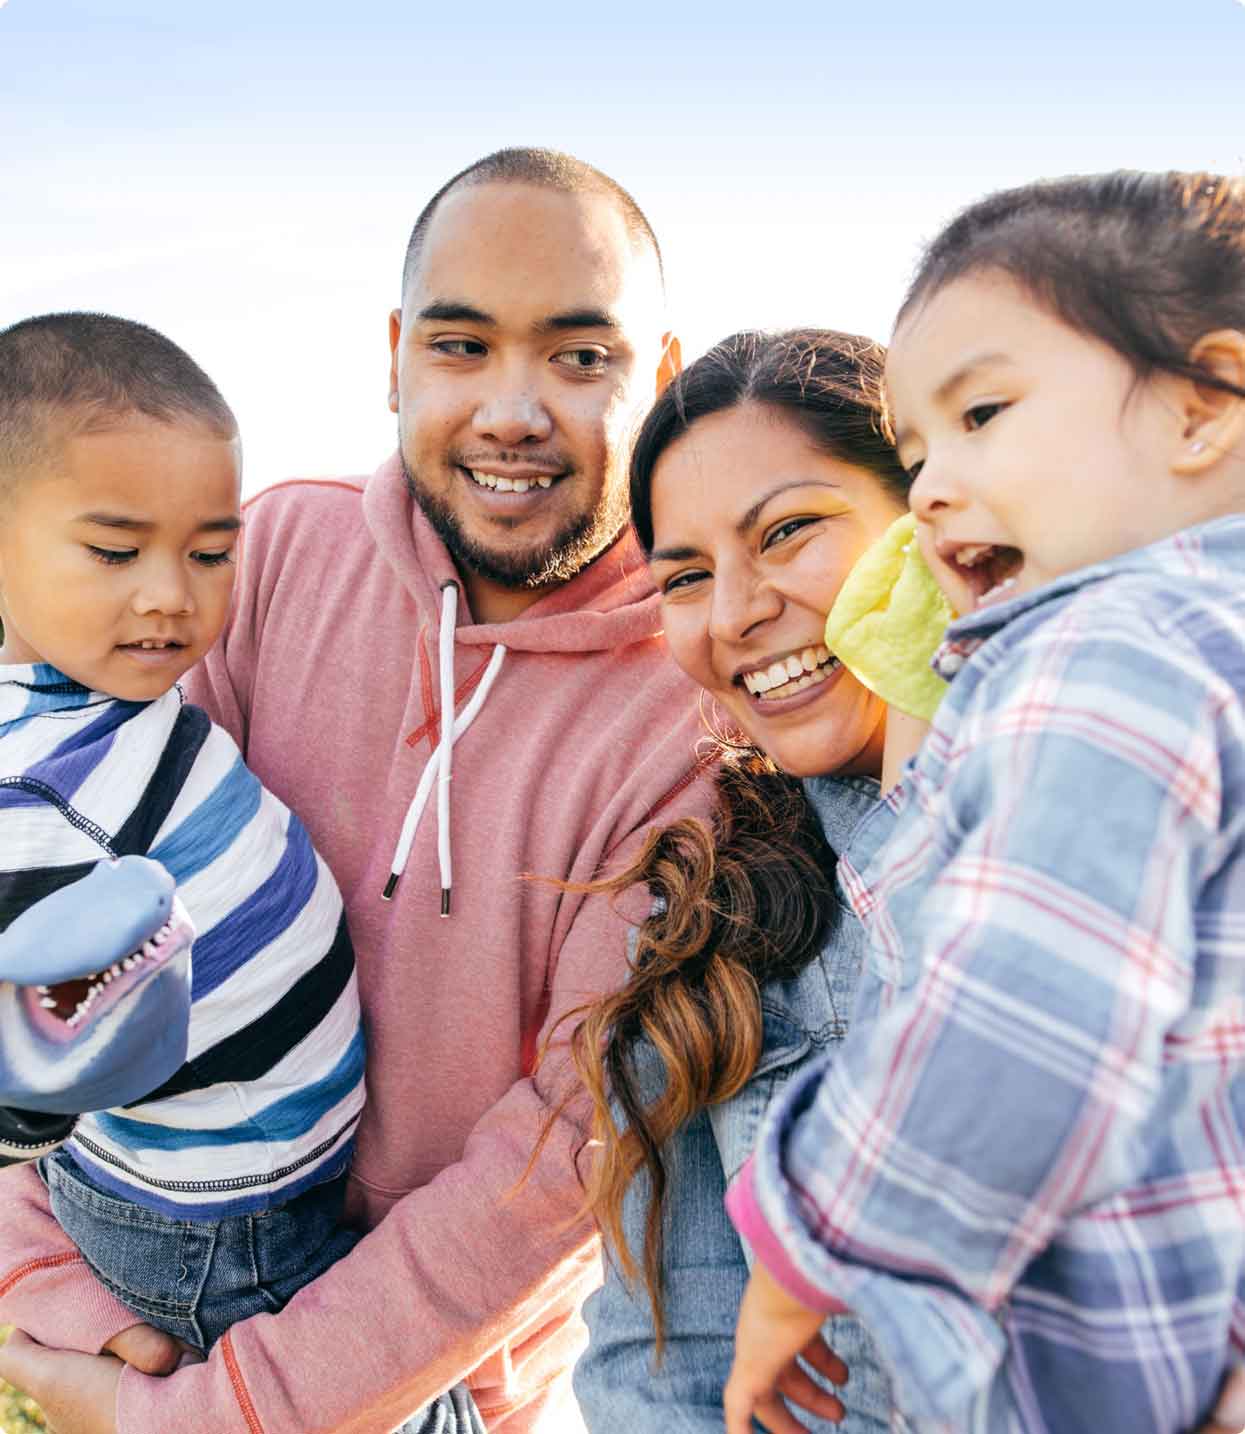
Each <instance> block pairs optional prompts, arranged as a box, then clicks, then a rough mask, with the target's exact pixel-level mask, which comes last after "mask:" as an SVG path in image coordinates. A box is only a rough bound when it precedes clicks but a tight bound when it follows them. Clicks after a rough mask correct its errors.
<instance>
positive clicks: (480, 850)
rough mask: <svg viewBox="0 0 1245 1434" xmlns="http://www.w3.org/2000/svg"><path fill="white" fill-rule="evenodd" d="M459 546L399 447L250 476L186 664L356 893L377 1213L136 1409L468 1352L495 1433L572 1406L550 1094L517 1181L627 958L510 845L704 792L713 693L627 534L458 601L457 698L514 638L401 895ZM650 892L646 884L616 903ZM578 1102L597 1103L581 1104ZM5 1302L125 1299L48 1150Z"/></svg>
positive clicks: (616, 840)
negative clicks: (345, 464)
mask: <svg viewBox="0 0 1245 1434" xmlns="http://www.w3.org/2000/svg"><path fill="white" fill-rule="evenodd" d="M455 576H456V574H455V572H454V569H453V566H452V564H451V561H450V558H449V555H448V554H447V553H446V551H445V549H444V547H443V546H442V544H441V542H440V540H439V539H438V538H437V537H436V535H435V534H434V533H433V531H432V529H431V528H430V526H429V525H428V523H427V522H426V520H425V519H424V517H423V515H422V513H421V512H420V511H419V510H418V509H417V508H416V507H415V506H414V505H413V504H412V502H411V500H410V498H409V496H408V494H407V491H406V486H405V480H404V478H403V474H402V470H401V467H400V465H399V463H398V460H397V458H396V456H395V457H394V458H392V459H391V460H390V461H389V462H388V463H386V464H384V465H383V466H382V467H381V469H380V470H379V471H378V472H377V473H376V474H375V476H374V477H373V478H371V479H370V480H369V481H368V482H367V484H366V486H365V485H364V484H363V483H361V482H359V481H357V480H356V481H349V482H295V483H289V484H285V485H283V486H280V487H278V488H275V489H269V490H268V491H266V492H264V493H262V494H260V495H259V497H258V498H257V499H255V500H254V502H253V503H252V504H251V506H250V508H249V510H248V514H247V520H246V538H245V553H244V559H243V565H242V572H241V574H240V578H239V588H238V595H237V599H236V601H235V607H234V616H233V619H232V622H231V626H230V628H229V629H228V630H227V631H226V634H225V636H224V638H223V639H222V641H221V643H220V644H219V645H218V646H217V648H216V649H215V650H214V652H213V653H212V654H211V656H210V657H209V658H208V660H207V662H206V663H205V665H204V667H203V668H202V669H200V670H199V671H198V672H197V673H196V675H195V677H194V679H193V680H192V681H191V683H190V695H191V697H192V699H193V700H195V701H197V702H199V703H201V704H202V705H203V706H204V707H206V708H207V710H208V711H209V712H210V714H211V715H212V716H213V717H214V718H216V720H218V721H219V722H221V723H222V724H223V725H224V726H225V727H227V728H228V729H229V731H230V732H231V733H232V734H233V736H234V737H235V738H236V739H237V741H238V742H239V744H240V745H241V747H242V750H243V753H244V755H245V756H246V758H247V761H248V762H249V764H250V765H251V767H252V768H253V769H254V770H255V772H256V773H258V775H259V776H260V778H261V779H262V780H263V781H264V782H265V783H266V784H267V785H268V786H269V787H270V788H271V789H272V790H273V791H274V792H275V793H276V794H277V795H278V796H279V797H281V798H282V800H284V801H286V802H287V803H288V804H289V805H290V806H291V807H293V808H294V810H295V811H297V812H298V814H299V815H300V816H301V817H302V819H303V821H304V822H305V823H306V825H307V827H308V829H309V831H310V833H311V836H312V838H313V840H314V841H315V843H316V845H317V846H318V848H319V849H320V851H321V852H322V853H323V855H324V857H325V858H326V860H327V861H328V863H329V865H330V867H331V868H332V870H333V872H334V874H335V875H336V877H337V880H338V882H339V884H340V886H341V888H342V892H343V894H344V896H345V899H346V908H347V912H348V914H349V919H350V925H351V932H352V935H353V937H354V942H355V946H356V950H357V952H358V958H359V981H360V992H361V995H362V999H363V1007H364V1018H365V1023H366V1028H367V1036H368V1103H367V1106H366V1109H365V1111H364V1115H363V1122H362V1125H361V1127H360V1131H359V1143H358V1154H357V1156H356V1160H355V1164H354V1169H353V1176H352V1190H353V1205H352V1215H353V1217H354V1219H355V1220H357V1221H358V1222H359V1223H360V1224H362V1225H363V1226H365V1227H367V1228H368V1229H370V1230H372V1233H371V1234H370V1235H369V1236H368V1237H367V1238H366V1239H364V1240H363V1241H362V1242H361V1243H360V1244H359V1246H358V1247H357V1248H356V1250H355V1251H354V1252H353V1253H352V1254H351V1255H350V1256H348V1257H347V1258H346V1259H345V1260H343V1261H342V1262H341V1263H340V1264H339V1265H337V1266H336V1267H334V1268H333V1269H332V1270H330V1271H329V1272H328V1273H327V1274H326V1275H324V1276H323V1277H322V1278H321V1279H319V1280H317V1281H316V1282H315V1284H314V1285H311V1286H309V1287H308V1288H307V1289H306V1290H304V1291H303V1292H302V1293H300V1294H299V1295H298V1296H297V1297H296V1298H295V1299H294V1300H293V1301H292V1302H291V1304H290V1305H289V1306H288V1307H287V1308H286V1309H285V1310H284V1311H283V1312H282V1313H281V1314H279V1315H272V1316H261V1317H259V1318H256V1319H253V1320H250V1321H248V1322H247V1323H245V1324H242V1325H238V1326H236V1327H235V1328H234V1329H233V1330H232V1331H231V1332H230V1333H229V1334H228V1335H227V1336H226V1337H225V1338H224V1339H223V1340H222V1341H221V1342H220V1344H219V1345H217V1347H216V1349H215V1350H214V1351H213V1353H212V1356H211V1358H210V1359H209V1360H208V1361H207V1363H205V1364H202V1365H199V1366H195V1367H192V1368H187V1369H184V1370H183V1371H181V1372H180V1373H178V1374H176V1375H174V1376H173V1377H171V1378H169V1379H166V1380H161V1379H153V1378H147V1377H145V1376H142V1375H139V1374H137V1373H135V1372H134V1371H133V1370H126V1372H125V1373H124V1375H123V1377H122V1380H121V1386H120V1394H119V1397H118V1427H119V1430H120V1431H121V1434H169V1431H174V1430H176V1431H181V1430H196V1429H211V1430H213V1431H214V1434H235V1431H236V1434H260V1431H263V1434H309V1431H312V1430H337V1431H352V1434H354V1432H355V1431H357V1434H365V1431H366V1434H377V1431H385V1430H389V1429H393V1428H395V1427H397V1426H398V1425H399V1424H400V1423H401V1422H402V1420H403V1419H404V1418H405V1417H406V1416H407V1415H408V1414H410V1413H411V1412H412V1411H413V1410H414V1409H415V1408H416V1407H417V1406H419V1405H421V1404H422V1403H424V1402H425V1401H427V1400H428V1399H430V1398H432V1397H433V1396H434V1395H436V1394H437V1393H438V1392H440V1391H441V1390H443V1389H445V1388H447V1387H448V1386H449V1385H451V1384H454V1383H456V1382H457V1381H458V1380H460V1379H462V1378H467V1379H468V1382H469V1383H470V1385H471V1388H472V1390H473V1393H474V1395H475V1398H476V1401H477V1403H478V1405H479V1407H480V1410H481V1412H482V1414H483V1415H484V1418H485V1421H486V1423H487V1424H488V1426H489V1428H490V1429H492V1430H504V1431H505V1434H525V1432H526V1431H537V1430H539V1431H550V1434H552V1431H558V1434H566V1431H572V1430H575V1429H578V1428H581V1427H582V1425H581V1422H580V1420H579V1416H578V1414H577V1413H576V1412H575V1408H574V1403H573V1399H572V1397H571V1395H570V1392H569V1380H568V1378H567V1373H568V1370H569V1367H570V1365H571V1364H572V1363H573V1361H574V1359H575V1357H576V1355H577V1354H578V1353H579V1351H580V1349H581V1348H582V1345H583V1327H582V1323H581V1321H580V1319H579V1316H578V1314H577V1309H578V1306H579V1304H580V1302H581V1301H582V1299H583V1298H584V1296H585V1295H586V1294H587V1293H588V1292H589V1291H590V1290H591V1289H592V1287H593V1285H594V1284H595V1283H596V1281H597V1280H598V1274H599V1272H598V1255H597V1246H596V1241H595V1239H594V1238H593V1237H592V1235H591V1233H590V1231H589V1229H588V1228H587V1227H586V1225H585V1224H584V1223H583V1222H582V1221H580V1222H578V1223H574V1222H572V1223H569V1224H568V1217H569V1216H571V1215H572V1214H573V1212H574V1211H575V1210H576V1208H577V1205H578V1202H579V1199H580V1196H581V1192H580V1187H579V1185H578V1183H577V1180H576V1177H575V1174H574V1171H573V1163H572V1159H571V1152H572V1150H573V1149H574V1148H575V1147H576V1145H577V1144H578V1141H579V1139H580V1133H579V1130H578V1128H577V1127H576V1126H575V1125H574V1124H573V1122H571V1121H570V1120H563V1121H562V1122H561V1124H560V1126H559V1128H558V1131H557V1133H556V1136H555V1138H554V1139H553V1140H551V1141H550V1143H549V1145H548V1146H547V1147H546V1149H545V1152H544V1153H543V1154H542V1156H541V1158H540V1160H539V1161H538V1162H537V1163H536V1165H535V1168H534V1170H533V1172H532V1174H531V1176H530V1178H529V1180H528V1181H527V1183H526V1184H524V1185H522V1187H521V1188H520V1189H518V1190H517V1191H516V1189H515V1187H516V1186H517V1185H518V1183H519V1181H520V1177H521V1176H522V1175H523V1173H524V1170H525V1169H526V1167H527V1163H528V1160H529V1157H530V1155H531V1152H532V1149H533V1146H534V1144H535V1141H536V1137H537V1135H538V1133H539V1131H540V1129H541V1127H542V1123H543V1121H544V1118H545V1116H546V1113H547V1111H548V1109H549V1103H550V1100H551V1098H552V1097H556V1095H557V1094H558V1093H559V1092H560V1091H562V1090H563V1089H565V1080H566V1067H565V1065H564V1063H562V1062H561V1061H559V1060H558V1059H557V1051H556V1048H555V1053H554V1055H552V1056H551V1057H550V1058H549V1060H548V1061H547V1062H546V1064H545V1065H543V1066H542V1067H541V1069H540V1071H539V1072H538V1073H537V1074H535V1075H533V1074H532V1066H533V1057H534V1053H535V1052H536V1050H537V1049H538V1046H539V1045H540V1042H541V1039H542V1037H543V1035H544V1034H545V1033H547V1032H548V1031H549V1030H550V1029H551V1028H552V1026H553V1024H554V1023H555V1022H556V1020H557V1018H558V1017H559V1016H560V1015H562V1014H563V1013H564V1012H566V1011H568V1010H570V1009H573V1008H574V1007H576V1006H578V1005H580V1004H581V1003H583V1002H585V1001H589V1000H591V999H592V998H593V997H595V996H597V995H598V994H600V993H602V992H604V991H606V990H608V989H610V988H612V987H615V986H617V985H619V984H620V983H621V981H622V979H623V977H624V974H625V932H626V921H625V920H624V917H623V915H622V914H620V912H619V911H617V910H615V909H614V904H612V903H611V902H610V901H609V900H607V899H605V898H602V897H591V898H586V897H584V896H582V895H579V894H575V893H567V892H563V891H560V890H558V889H556V888H555V887H553V886H551V885H549V884H548V883H544V882H540V881H525V880H524V879H523V874H524V873H529V872H530V873H536V874H538V875H546V876H548V875H552V876H557V877H563V878H567V879H570V880H573V881H585V880H588V879H590V878H591V877H592V875H593V874H594V873H595V872H596V871H597V870H598V868H600V867H601V865H602V863H603V862H605V861H606V860H607V859H608V860H609V862H610V864H611V865H616V864H617V862H618V861H619V860H620V859H621V858H623V857H625V856H626V855H627V854H628V853H629V852H630V851H633V850H634V849H635V845H636V843H637V842H638V840H639V838H640V836H641V834H642V833H643V830H644V828H645V827H646V825H647V823H649V822H650V821H652V820H653V819H654V818H658V819H659V820H661V821H662V822H665V821H669V820H673V819H674V818H676V817H679V816H683V815H687V814H704V813H705V812H706V810H707V808H708V805H709V800H710V792H709V788H710V783H709V782H708V781H707V780H702V779H700V771H699V768H698V764H697V761H696V753H695V750H694V748H695V743H696V739H697V736H698V734H699V732H700V730H701V728H700V724H699V718H698V712H697V708H698V704H697V699H696V693H695V690H694V689H693V687H692V685H691V684H690V682H689V681H688V680H687V679H686V678H685V677H683V676H682V674H681V673H679V672H678V670H677V669H676V668H675V666H674V664H673V663H672V662H671V661H670V659H669V657H668V656H667V654H666V651H665V648H664V645H663V643H662V642H661V641H660V638H659V635H658V634H659V627H660V616H659V608H658V599H657V596H656V594H654V593H653V591H652V587H651V584H650V583H649V580H648V576H647V573H646V571H645V568H644V564H643V560H642V558H641V556H640V554H639V552H638V550H637V549H636V547H635V546H634V543H633V541H632V540H631V538H630V537H627V538H625V539H623V540H622V541H620V542H619V543H617V544H616V545H615V546H614V547H613V548H612V549H611V550H610V551H609V552H608V553H607V554H605V555H604V556H603V557H601V558H600V559H598V561H596V562H595V563H593V564H592V565H591V566H590V567H589V568H588V569H586V570H585V571H584V572H582V573H581V574H580V575H579V576H578V577H577V578H575V579H574V580H573V581H572V582H570V583H567V584H565V585H564V586H562V587H560V588H558V589H556V590H555V591H553V592H552V593H550V594H549V595H548V596H546V597H544V598H542V599H540V601H539V602H537V603H535V604H534V605H533V606H532V607H530V608H529V609H528V610H527V611H526V612H525V613H524V614H523V615H522V616H521V617H520V618H518V619H516V620H514V621H512V622H508V623H502V624H474V623H473V622H472V621H471V618H470V614H469V613H467V612H466V610H465V600H463V602H460V608H459V625H458V627H457V630H456V632H455V633H454V643H453V649H452V657H453V666H454V682H455V686H456V688H457V702H456V708H457V710H459V711H461V710H462V708H463V706H464V705H465V703H466V701H467V700H468V698H469V696H470V694H471V693H472V691H473V689H474V688H475V686H476V685H477V684H478V683H479V681H480V677H481V673H482V671H483V669H484V668H485V666H486V664H487V662H488V660H489V657H490V654H491V653H492V651H493V648H494V645H495V644H497V643H502V644H504V645H505V647H506V649H507V651H506V654H505V656H504V659H503V660H502V665H501V668H500V671H499V673H498V675H497V677H496V682H495V684H494V686H493V687H492V690H491V691H490V692H489V694H488V696H487V698H486V700H485V701H484V704H483V707H482V708H481V710H480V712H479V714H478V716H477V717H476V719H475V722H474V725H472V726H471V728H470V730H469V731H467V732H466V733H465V734H464V735H463V736H462V738H461V740H459V742H458V744H457V746H455V747H454V749H453V758H454V761H453V780H452V783H451V785H450V788H449V791H450V794H451V801H450V829H451V832H452V850H453V905H452V914H451V916H450V919H449V920H448V921H443V920H441V918H440V914H439V913H440V887H441V884H442V882H441V877H440V876H439V874H438V870H439V868H438V850H437V842H438V828H439V823H438V816H437V811H436V806H437V797H436V792H435V790H434V792H433V795H432V798H431V800H430V801H429V803H428V805H427V807H426V809H425V811H424V814H423V818H422V820H421V822H420V824H419V827H418V829H417V831H416V835H415V840H414V846H413V848H412V850H411V854H410V859H409V862H408V864H407V866H406V872H405V875H404V877H403V878H402V880H401V881H400V883H399V884H398V886H397V889H396V893H395V896H394V899H393V900H392V901H391V902H385V901H382V900H381V892H382V890H383V889H384V887H385V884H386V879H387V877H388V874H389V870H390V863H391V857H392V855H393V852H394V847H395V845H396V843H397V841H398V835H399V832H400V830H401V828H402V825H403V819H404V817H405V815H406V812H407V808H408V804H409V802H410V800H411V797H412V795H413V794H414V792H415V789H416V786H417V784H418V782H419V778H420V775H421V773H422V771H423V769H424V767H425V766H426V765H427V764H428V760H429V756H430V753H431V752H432V750H433V748H434V747H435V745H436V743H437V742H438V741H439V736H440V690H439V685H438V681H437V670H438V668H437V634H438V625H439V622H440V612H441V604H442V595H441V588H442V585H443V584H444V583H445V582H449V581H452V580H454V578H455ZM620 905H621V906H624V907H626V908H627V914H628V916H631V917H634V916H635V915H637V914H638V915H643V913H644V911H645V910H646V909H647V906H646V901H645V900H643V899H641V898H640V894H639V893H637V894H636V899H634V900H630V901H625V902H623V903H620ZM576 1114H577V1115H579V1116H580V1117H582V1109H581V1108H580V1107H579V1105H578V1104H577V1107H576ZM0 1319H2V1320H4V1321H9V1322H13V1323H15V1324H18V1325H20V1326H21V1327H23V1328H24V1329H26V1330H27V1331H28V1332H30V1333H31V1334H32V1335H34V1336H35V1338H37V1339H40V1340H42V1341H44V1342H46V1343H49V1344H55V1345H70V1346H73V1347H76V1348H79V1349H86V1350H91V1351H95V1350H98V1349H99V1348H100V1347H101V1346H102V1345H103V1344H104V1343H105V1342H106V1341H107V1340H108V1339H109V1338H111V1337H112V1335H114V1334H116V1333H117V1332H119V1331H120V1330H121V1329H123V1328H125V1327H127V1326H128V1325H130V1324H133V1322H134V1316H133V1315H132V1314H130V1313H129V1312H128V1311H126V1310H125V1309H124V1308H123V1307H122V1306H120V1305H118V1304H116V1303H114V1302H113V1301H112V1299H111V1297H110V1296H109V1295H108V1294H107V1293H106V1292H105V1291H104V1290H103V1289H102V1288H101V1287H100V1286H99V1285H98V1284H96V1283H95V1281H94V1279H93V1278H92V1277H91V1275H90V1273H89V1272H88V1271H87V1270H86V1268H85V1267H84V1265H83V1264H82V1261H81V1259H80V1258H79V1257H78V1256H77V1254H76V1252H75V1251H74V1250H73V1248H72V1246H69V1245H68V1243H67V1241H66V1240H65V1237H64V1236H63V1235H62V1234H61V1233H60V1231H59V1229H58V1228H57V1227H56V1226H55V1225H54V1224H53V1222H52V1221H51V1219H50V1216H49V1215H48V1213H47V1205H46V1200H45V1198H44V1192H43V1187H42V1184H41V1182H40V1181H39V1178H38V1176H37V1175H36V1174H35V1173H34V1170H33V1167H30V1166H23V1167H18V1168H15V1169H14V1170H11V1171H9V1172H6V1174H5V1176H4V1177H3V1179H2V1180H0Z"/></svg>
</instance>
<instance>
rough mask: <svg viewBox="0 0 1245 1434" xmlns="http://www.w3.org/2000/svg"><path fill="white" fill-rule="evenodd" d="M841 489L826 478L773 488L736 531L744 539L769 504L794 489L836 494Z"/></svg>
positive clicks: (793, 480) (808, 479)
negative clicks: (813, 489)
mask: <svg viewBox="0 0 1245 1434" xmlns="http://www.w3.org/2000/svg"><path fill="white" fill-rule="evenodd" d="M841 487H842V485H841V484H839V483H831V482H830V481H829V480H828V479H825V478H793V479H792V480H791V482H790V483H780V484H779V485H778V486H777V487H776V488H771V489H770V490H769V492H768V493H764V494H762V496H761V497H760V498H758V499H757V500H756V502H755V503H754V504H753V505H752V507H751V508H749V509H748V511H747V512H746V513H745V514H744V515H743V517H742V518H740V520H739V521H738V522H737V523H736V524H735V531H736V532H737V533H738V534H739V535H740V537H742V536H743V535H744V534H745V533H746V532H747V531H748V529H749V528H751V527H752V526H753V525H754V524H755V523H756V520H757V519H758V518H759V517H760V516H761V513H762V510H763V509H764V508H765V505H766V504H767V503H771V502H773V500H774V499H775V498H777V497H778V496H779V495H780V494H782V493H789V492H790V491H791V490H792V489H793V488H833V489H834V490H835V492H838V491H840V489H841Z"/></svg>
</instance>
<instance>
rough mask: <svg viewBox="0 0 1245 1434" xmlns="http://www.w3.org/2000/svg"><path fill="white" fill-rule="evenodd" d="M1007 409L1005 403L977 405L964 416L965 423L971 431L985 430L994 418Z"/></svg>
mask: <svg viewBox="0 0 1245 1434" xmlns="http://www.w3.org/2000/svg"><path fill="white" fill-rule="evenodd" d="M1006 407H1007V405H1006V404H1005V403H975V404H974V405H973V406H972V408H970V409H969V410H968V411H967V412H966V413H965V415H964V422H965V424H966V425H967V427H968V428H969V429H970V430H971V429H976V428H984V427H985V426H986V424H987V423H989V422H990V420H991V419H992V418H995V417H997V416H998V415H999V414H1000V413H1002V412H1003V410H1004V409H1005V408H1006Z"/></svg>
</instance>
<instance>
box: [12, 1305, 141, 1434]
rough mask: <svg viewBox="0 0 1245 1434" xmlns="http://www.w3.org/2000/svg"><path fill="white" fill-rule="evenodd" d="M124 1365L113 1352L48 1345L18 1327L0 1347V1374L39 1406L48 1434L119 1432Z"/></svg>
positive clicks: (113, 1433) (111, 1433)
mask: <svg viewBox="0 0 1245 1434" xmlns="http://www.w3.org/2000/svg"><path fill="white" fill-rule="evenodd" d="M121 1368H122V1365H121V1361H120V1360H119V1359H117V1358H116V1357H115V1356H114V1355H111V1354H75V1353H73V1352H72V1351H70V1350H64V1349H46V1348H44V1346H43V1345H41V1344H37V1343H36V1342H35V1341H34V1340H33V1339H31V1338H30V1337H29V1336H28V1335H25V1334H23V1333H22V1332H21V1330H16V1329H15V1330H14V1331H13V1333H12V1334H11V1335H10V1336H9V1342H8V1344H6V1345H5V1346H4V1348H3V1349H0V1377H2V1378H4V1379H7V1380H8V1381H9V1383H10V1384H15V1385H17V1387H18V1388H19V1389H21V1390H23V1391H24V1392H25V1393H26V1394H28V1395H29V1396H30V1397H31V1399H33V1400H34V1401H35V1403H36V1404H38V1405H39V1407H40V1408H41V1409H42V1410H43V1413H44V1415H45V1416H46V1418H47V1421H48V1429H49V1434H117V1382H118V1381H119V1380H120V1378H121Z"/></svg>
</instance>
